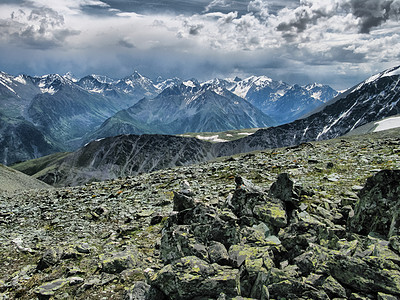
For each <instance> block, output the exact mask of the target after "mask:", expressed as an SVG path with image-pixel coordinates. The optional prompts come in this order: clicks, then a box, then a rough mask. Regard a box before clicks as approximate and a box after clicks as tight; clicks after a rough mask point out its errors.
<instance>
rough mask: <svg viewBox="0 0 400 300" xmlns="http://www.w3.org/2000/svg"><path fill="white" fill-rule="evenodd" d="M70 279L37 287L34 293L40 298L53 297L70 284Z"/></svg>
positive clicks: (54, 281) (58, 280)
mask: <svg viewBox="0 0 400 300" xmlns="http://www.w3.org/2000/svg"><path fill="white" fill-rule="evenodd" d="M69 282H70V281H69V279H56V280H53V281H51V282H47V283H45V284H42V285H41V286H39V287H37V288H36V289H35V290H34V292H35V293H36V294H38V295H40V296H53V295H54V294H55V293H56V292H57V291H58V290H60V289H62V288H63V287H64V286H66V285H67V284H69Z"/></svg>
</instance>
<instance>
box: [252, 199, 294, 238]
mask: <svg viewBox="0 0 400 300" xmlns="http://www.w3.org/2000/svg"><path fill="white" fill-rule="evenodd" d="M253 215H254V217H255V218H257V219H258V220H260V221H262V222H265V223H266V224H267V225H269V226H271V227H272V228H276V230H275V231H278V230H279V228H282V227H285V226H286V225H287V223H288V220H287V215H286V209H285V207H284V205H283V203H282V202H281V201H276V200H275V199H271V198H269V199H267V200H266V202H265V203H262V204H257V205H255V206H254V208H253Z"/></svg>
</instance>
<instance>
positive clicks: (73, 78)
mask: <svg viewBox="0 0 400 300" xmlns="http://www.w3.org/2000/svg"><path fill="white" fill-rule="evenodd" d="M63 77H64V78H66V79H68V80H71V81H72V82H78V79H76V77H75V76H74V74H72V73H71V72H67V73H66V74H65V75H64V76H63Z"/></svg>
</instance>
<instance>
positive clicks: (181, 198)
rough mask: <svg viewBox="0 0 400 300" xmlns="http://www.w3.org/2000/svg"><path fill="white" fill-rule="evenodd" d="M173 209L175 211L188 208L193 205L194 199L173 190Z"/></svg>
mask: <svg viewBox="0 0 400 300" xmlns="http://www.w3.org/2000/svg"><path fill="white" fill-rule="evenodd" d="M173 201H174V208H173V209H174V210H175V211H183V210H185V209H188V208H193V207H195V205H196V204H195V201H194V199H193V198H192V197H191V196H187V195H185V194H182V193H179V192H174V199H173Z"/></svg>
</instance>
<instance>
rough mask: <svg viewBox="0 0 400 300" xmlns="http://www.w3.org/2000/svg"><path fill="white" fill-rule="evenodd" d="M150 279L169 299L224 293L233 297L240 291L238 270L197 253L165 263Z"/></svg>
mask: <svg viewBox="0 0 400 300" xmlns="http://www.w3.org/2000/svg"><path fill="white" fill-rule="evenodd" d="M150 280H151V283H152V285H153V286H155V287H156V288H158V289H159V290H161V291H162V292H163V293H164V294H165V295H167V297H168V298H169V299H196V298H197V297H198V298H200V297H202V298H204V299H207V298H214V299H216V298H218V297H219V295H220V294H221V293H224V294H225V295H228V296H232V297H234V296H238V295H239V294H240V287H239V270H237V269H233V268H230V267H227V266H220V265H218V264H209V263H207V262H206V261H204V260H202V259H200V258H198V257H196V256H186V257H183V258H181V259H179V260H176V261H174V262H173V263H171V264H169V265H166V266H164V267H163V268H162V269H161V270H160V271H159V272H157V273H155V274H154V275H153V276H152V277H151V278H150Z"/></svg>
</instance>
